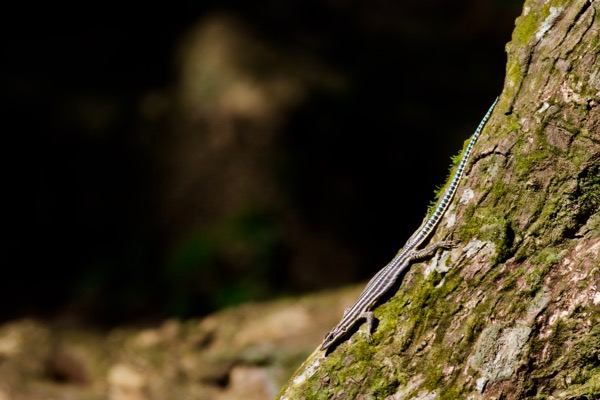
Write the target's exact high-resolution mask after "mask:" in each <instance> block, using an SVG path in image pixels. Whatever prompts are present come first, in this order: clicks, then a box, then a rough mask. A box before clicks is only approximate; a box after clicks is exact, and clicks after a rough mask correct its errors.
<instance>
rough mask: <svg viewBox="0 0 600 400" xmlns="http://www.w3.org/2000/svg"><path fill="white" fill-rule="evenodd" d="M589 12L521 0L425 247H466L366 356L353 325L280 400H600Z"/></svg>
mask: <svg viewBox="0 0 600 400" xmlns="http://www.w3.org/2000/svg"><path fill="white" fill-rule="evenodd" d="M599 13H600V2H599V1H589V0H575V1H564V0H562V1H545V0H528V1H526V2H525V5H524V8H523V13H522V15H521V16H520V17H519V18H518V19H517V21H516V26H515V30H514V33H513V37H512V40H511V42H510V43H509V44H508V45H507V53H508V63H507V75H506V80H505V85H504V89H503V91H502V95H501V97H500V102H499V104H498V106H497V107H496V109H495V111H494V113H493V115H492V117H491V118H490V121H489V122H488V124H487V126H486V128H485V129H484V131H483V133H482V135H481V137H480V139H479V142H478V144H477V145H476V147H475V150H474V156H473V158H472V162H471V166H470V168H469V170H468V171H467V175H466V177H465V178H463V182H462V184H461V186H460V187H459V189H458V192H457V195H456V197H455V199H454V201H453V204H452V205H451V207H450V209H449V210H448V211H447V212H446V214H445V216H444V219H443V220H442V222H441V224H440V226H439V227H438V229H437V231H436V233H435V236H434V237H433V238H432V239H431V241H432V242H433V241H437V240H440V238H445V237H447V236H449V235H450V236H451V237H453V238H454V239H458V240H459V241H460V243H461V244H460V245H459V246H458V247H457V248H456V249H453V250H451V251H448V252H444V253H442V254H439V255H438V256H436V257H435V258H434V259H433V260H431V261H429V262H425V263H422V264H416V265H413V266H412V268H411V271H410V272H409V273H408V274H407V276H406V277H405V278H404V281H403V282H402V285H401V287H400V289H399V290H398V292H397V293H396V294H395V295H394V296H393V297H392V298H391V299H390V300H389V301H387V302H386V303H384V304H382V305H381V306H379V307H378V308H377V309H376V310H375V316H376V317H377V318H378V320H379V325H378V326H377V328H376V332H375V333H374V335H373V338H374V342H373V344H372V345H369V344H367V342H366V340H365V337H364V334H363V332H362V330H363V329H364V325H363V326H362V327H361V328H360V330H359V331H358V332H355V333H354V334H353V335H352V336H351V337H350V339H349V340H347V341H346V342H344V343H342V344H340V345H339V346H338V347H337V348H336V349H334V350H333V351H332V352H331V353H330V354H328V355H327V356H325V355H324V353H323V352H319V351H315V352H314V353H313V354H312V355H311V356H310V357H309V358H308V359H307V360H306V361H305V363H304V364H303V365H302V366H301V367H300V369H299V370H298V371H297V372H296V373H295V374H294V376H293V377H292V378H291V379H290V381H289V382H288V384H287V385H286V386H285V387H284V388H283V389H282V390H281V392H280V394H279V398H280V399H300V398H310V399H312V398H314V399H422V400H424V399H428V400H433V399H462V398H468V399H523V398H540V399H551V398H561V399H563V398H564V399H596V398H600V261H599V260H600V213H599V208H600V107H599V104H598V103H599V102H600V100H599V99H600V60H599V56H600V43H599V38H600V19H599V18H600V15H599ZM491 100H492V99H490V102H491ZM484 107H485V106H484ZM484 107H482V109H483V108H484Z"/></svg>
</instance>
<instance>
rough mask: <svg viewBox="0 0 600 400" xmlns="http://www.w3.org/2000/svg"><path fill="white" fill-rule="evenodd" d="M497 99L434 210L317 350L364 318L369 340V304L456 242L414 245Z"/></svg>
mask: <svg viewBox="0 0 600 400" xmlns="http://www.w3.org/2000/svg"><path fill="white" fill-rule="evenodd" d="M497 102H498V98H496V100H494V103H493V104H492V106H491V107H490V108H489V110H488V111H487V113H486V114H485V116H484V117H483V119H482V120H481V122H480V123H479V126H478V127H477V129H476V130H475V133H474V134H473V136H472V137H471V140H470V141H469V144H468V145H467V148H466V150H465V152H464V154H463V157H462V159H461V161H460V163H459V164H458V167H457V169H456V172H455V173H454V176H453V177H452V180H451V181H450V186H449V187H448V189H447V190H446V192H445V193H444V196H443V197H442V199H441V201H440V202H439V204H438V205H437V207H436V208H435V211H434V212H433V214H432V215H431V217H429V219H428V220H426V221H425V222H424V223H423V224H422V225H421V226H420V227H419V229H417V231H416V232H415V233H413V235H412V236H411V237H410V238H409V239H408V241H407V242H406V244H405V245H404V247H403V248H402V251H400V252H399V253H398V254H397V255H396V256H395V257H394V258H393V259H392V261H390V262H389V263H388V264H387V265H386V266H385V267H383V268H382V269H381V270H380V271H379V272H378V273H377V274H375V276H374V277H373V278H371V280H370V281H369V282H368V283H367V286H366V287H365V289H364V290H363V292H362V293H361V295H360V296H359V297H358V300H356V303H354V305H353V306H352V307H350V308H347V309H346V311H345V312H344V315H343V316H342V319H341V321H340V322H339V323H338V324H337V325H336V326H335V327H334V328H333V329H332V330H331V331H330V332H329V333H328V334H327V335H325V339H324V340H323V344H322V345H321V347H320V350H327V349H328V348H330V347H331V346H332V345H333V344H334V343H337V342H338V341H339V340H340V339H341V338H342V337H344V336H345V335H346V334H347V333H348V331H349V330H350V329H351V328H352V327H353V326H355V325H356V324H357V323H358V321H360V320H362V319H366V321H367V340H368V341H369V342H371V332H372V331H373V322H374V316H373V311H371V310H372V309H373V306H374V305H375V303H377V301H378V300H380V299H381V297H382V296H383V295H384V294H385V293H387V292H388V290H389V289H390V288H391V287H392V286H393V285H394V284H395V282H396V280H397V279H398V277H399V276H400V275H401V274H402V273H403V272H404V271H405V270H406V269H407V268H408V267H409V266H410V265H411V263H413V262H415V261H419V260H422V259H424V258H426V257H429V256H430V255H432V254H434V253H435V252H436V251H437V250H438V249H450V248H452V247H454V246H455V245H456V242H454V241H450V240H445V241H441V242H438V243H435V244H432V245H430V246H427V247H425V248H424V249H422V250H419V249H418V247H419V246H420V245H422V244H423V242H424V241H425V239H427V237H428V236H429V235H430V234H431V232H432V231H433V230H434V229H435V227H436V226H437V224H438V223H439V222H440V220H441V219H442V216H443V215H444V212H445V211H446V209H447V208H448V205H449V204H450V200H451V199H452V197H453V196H454V193H455V192H456V188H457V186H458V183H459V181H460V179H461V177H462V175H463V172H464V169H465V166H466V165H467V160H468V159H469V156H470V155H471V151H472V150H473V146H474V145H475V142H476V141H477V138H478V137H479V134H480V133H481V130H482V129H483V126H484V125H485V123H486V122H487V120H488V118H489V117H490V114H491V113H492V111H493V109H494V107H495V106H496V103H497Z"/></svg>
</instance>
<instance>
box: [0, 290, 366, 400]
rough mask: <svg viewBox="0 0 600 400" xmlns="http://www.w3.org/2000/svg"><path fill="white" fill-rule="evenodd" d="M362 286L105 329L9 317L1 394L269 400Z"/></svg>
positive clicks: (2, 335)
mask: <svg viewBox="0 0 600 400" xmlns="http://www.w3.org/2000/svg"><path fill="white" fill-rule="evenodd" d="M360 289H361V287H355V288H351V289H344V290H341V291H337V292H331V293H321V294H319V295H313V296H306V297H303V298H300V299H285V300H278V301H273V302H269V303H261V304H247V305H242V306H240V307H237V308H232V309H228V310H224V311H222V312H219V313H216V314H213V315H210V316H208V317H206V318H202V319H197V320H188V321H176V320H168V321H164V322H163V323H162V324H160V325H159V326H154V327H145V328H134V327H126V326H124V327H119V328H117V329H113V330H111V331H109V332H96V331H91V330H88V329H83V328H74V327H68V328H67V327H63V326H58V327H57V326H56V325H57V324H56V323H48V322H44V321H39V320H32V319H22V320H16V321H12V322H8V323H5V324H3V325H2V326H0V400H42V399H43V400H51V399H52V400H70V399H77V400H91V399H110V400H151V399H200V400H202V399H207V400H208V399H210V400H215V399H216V400H233V399H246V400H262V399H272V398H273V397H274V396H275V395H276V394H277V392H278V391H279V389H280V388H281V386H282V385H283V384H284V383H285V381H286V380H287V379H288V378H289V377H290V376H291V374H292V373H293V372H294V370H295V369H296V368H297V367H298V366H299V365H300V363H301V362H302V361H303V360H304V359H306V357H307V356H308V355H309V354H310V353H311V352H312V351H313V350H314V349H315V347H316V346H317V345H318V344H319V343H320V341H321V339H322V337H323V335H324V334H325V333H326V332H327V330H328V329H329V328H331V327H332V326H333V325H334V324H335V323H336V322H337V320H338V319H339V317H340V315H341V314H342V312H343V309H344V307H345V306H346V305H347V304H350V303H351V302H352V301H353V299H354V298H355V297H356V296H357V295H358V292H359V291H360ZM60 325H63V324H60Z"/></svg>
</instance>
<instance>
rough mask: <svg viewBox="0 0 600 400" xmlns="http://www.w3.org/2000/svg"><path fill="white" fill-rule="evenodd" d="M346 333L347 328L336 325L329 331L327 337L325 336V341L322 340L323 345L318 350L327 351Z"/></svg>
mask: <svg viewBox="0 0 600 400" xmlns="http://www.w3.org/2000/svg"><path fill="white" fill-rule="evenodd" d="M346 332H348V327H347V326H346V325H342V324H340V325H338V326H336V327H335V328H333V329H332V330H331V332H329V333H328V334H327V335H325V339H323V344H321V347H320V348H319V349H320V350H326V349H328V348H329V347H330V346H331V345H332V344H334V343H335V342H337V340H338V339H339V338H341V337H342V336H344V335H345V334H346Z"/></svg>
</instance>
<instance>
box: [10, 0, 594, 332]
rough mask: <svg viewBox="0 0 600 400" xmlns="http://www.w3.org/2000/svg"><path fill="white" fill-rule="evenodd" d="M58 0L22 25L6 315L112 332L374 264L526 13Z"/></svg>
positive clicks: (14, 99)
mask: <svg viewBox="0 0 600 400" xmlns="http://www.w3.org/2000/svg"><path fill="white" fill-rule="evenodd" d="M12 7H16V8H18V7H19V4H16V3H15V4H13V5H12ZM48 7H49V8H48V9H46V10H44V9H43V7H42V8H37V7H36V9H35V11H32V10H30V9H29V7H23V8H22V9H21V10H16V11H13V10H11V15H12V16H13V17H14V18H11V21H9V22H8V23H7V24H3V26H2V29H4V32H3V33H4V35H3V38H4V41H3V43H2V46H3V47H2V48H3V51H4V54H5V55H6V57H5V58H6V60H5V62H3V63H2V66H1V68H2V71H1V73H0V83H1V85H2V87H3V91H2V97H1V99H0V100H1V101H2V110H3V111H4V114H5V115H4V116H5V118H3V131H4V132H5V136H6V143H5V145H4V146H3V150H4V154H3V155H4V156H3V157H2V160H3V162H4V165H3V167H4V168H3V169H2V170H3V172H4V177H3V178H4V179H3V183H4V184H5V187H6V194H5V197H6V200H7V202H8V205H7V206H5V208H4V211H5V213H4V219H3V222H4V227H5V231H6V232H7V233H8V234H7V235H6V236H8V239H6V240H5V241H4V242H3V243H2V244H1V245H0V246H2V247H1V248H0V264H1V265H2V266H3V267H4V269H5V271H6V273H5V276H3V277H2V279H1V280H0V304H1V306H0V318H4V319H8V318H13V317H16V316H22V315H23V314H41V315H46V316H55V315H58V316H65V315H66V316H68V317H73V318H76V319H86V320H88V321H90V322H94V323H101V324H114V323H119V322H121V321H124V320H127V321H143V320H146V319H148V318H162V317H164V316H165V315H173V314H175V315H181V316H187V315H199V314H203V313H207V312H210V311H213V310H215V309H217V308H220V307H223V306H227V305H231V304H236V303H239V302H243V301H247V300H258V299H264V298H267V297H269V296H276V295H281V294H285V293H294V292H299V291H306V290H315V289H320V288H324V287H327V286H330V285H333V284H335V285H342V284H345V283H349V282H352V281H356V280H359V279H366V278H367V277H369V276H371V275H372V274H373V273H374V272H375V271H376V270H377V269H378V268H380V267H381V266H382V265H383V264H384V263H385V262H386V261H387V260H388V259H389V258H390V257H391V256H392V255H393V254H394V253H395V252H396V251H397V250H398V248H399V247H400V246H401V245H402V240H403V239H405V238H406V237H407V236H408V235H409V234H410V233H411V231H412V230H413V229H414V228H415V227H416V226H418V224H419V222H420V220H421V218H422V216H423V215H424V213H425V205H426V204H427V201H428V200H429V199H430V197H431V188H432V187H434V186H435V184H439V183H440V182H441V181H442V180H443V178H444V171H445V170H446V169H447V161H446V160H447V157H448V155H450V154H452V153H456V151H457V150H458V149H459V147H460V143H461V142H462V140H464V139H465V138H466V137H467V136H468V135H469V132H470V131H471V129H472V128H474V126H475V124H476V123H477V121H478V120H479V118H480V116H481V114H482V113H483V112H484V111H485V109H486V107H487V105H488V104H489V102H490V101H491V100H492V99H493V97H494V96H495V95H496V94H497V91H498V90H499V88H500V85H501V83H502V79H503V77H504V53H503V46H504V44H505V43H506V42H507V41H508V40H509V38H510V32H511V30H512V28H513V20H514V18H515V17H516V16H517V15H518V13H519V11H520V3H517V2H513V1H505V0H490V1H486V2H481V1H478V0H467V1H462V2H453V3H447V2H443V1H441V0H431V1H425V2H423V1H420V2H396V1H383V2H378V3H365V4H352V3H344V2H337V1H324V2H310V1H309V2H306V1H290V2H285V3H282V2H277V1H273V0H264V1H260V2H252V3H247V2H241V1H227V2H210V1H208V2H201V3H198V2H193V3H187V2H183V3H180V4H177V5H176V4H173V5H170V6H169V7H165V6H164V5H161V6H160V7H156V8H153V7H151V6H147V7H142V8H136V9H135V11H134V12H128V11H127V10H122V12H119V13H114V9H113V8H110V7H106V8H105V9H104V8H96V9H94V10H93V12H92V11H91V10H90V9H88V6H86V5H81V6H79V7H75V8H69V10H68V12H66V11H65V10H61V9H60V8H59V7H58V6H56V5H54V4H53V5H51V6H48ZM24 21H26V23H25V22H24ZM586 204H587V203H586ZM590 204H591V203H590ZM406 210H411V211H410V212H408V213H407V212H406Z"/></svg>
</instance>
